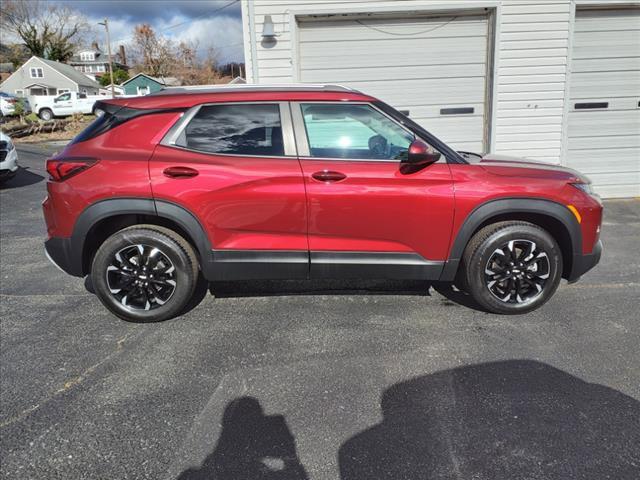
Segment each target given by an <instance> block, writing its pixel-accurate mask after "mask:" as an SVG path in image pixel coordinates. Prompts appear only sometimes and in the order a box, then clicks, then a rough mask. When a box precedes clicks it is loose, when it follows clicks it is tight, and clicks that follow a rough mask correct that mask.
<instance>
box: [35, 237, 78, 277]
mask: <svg viewBox="0 0 640 480" xmlns="http://www.w3.org/2000/svg"><path fill="white" fill-rule="evenodd" d="M44 250H45V255H46V256H47V258H48V259H49V261H50V262H51V263H53V264H54V265H55V266H56V267H57V268H59V269H60V270H62V271H63V272H65V273H68V274H69V275H73V276H74V277H82V276H83V275H82V259H81V258H78V255H72V253H71V252H72V248H71V239H70V238H60V237H51V238H50V239H49V240H47V241H46V242H44Z"/></svg>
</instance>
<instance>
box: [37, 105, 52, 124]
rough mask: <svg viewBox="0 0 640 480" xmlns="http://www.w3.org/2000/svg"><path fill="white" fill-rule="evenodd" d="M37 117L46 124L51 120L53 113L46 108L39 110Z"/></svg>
mask: <svg viewBox="0 0 640 480" xmlns="http://www.w3.org/2000/svg"><path fill="white" fill-rule="evenodd" d="M38 116H39V117H40V119H41V120H44V121H45V122H48V121H49V120H51V119H52V118H53V112H52V111H51V110H49V109H48V108H43V109H42V110H40V113H39V114H38Z"/></svg>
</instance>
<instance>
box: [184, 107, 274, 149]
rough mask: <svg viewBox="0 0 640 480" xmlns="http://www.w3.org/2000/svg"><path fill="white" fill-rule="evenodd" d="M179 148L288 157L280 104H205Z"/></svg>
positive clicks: (188, 128)
mask: <svg viewBox="0 0 640 480" xmlns="http://www.w3.org/2000/svg"><path fill="white" fill-rule="evenodd" d="M177 145H179V146H181V147H184V148H188V149H191V150H198V151H202V152H207V153H217V154H221V155H224V154H230V155H252V156H284V143H283V139H282V125H281V121H280V107H279V105H278V104H237V105H204V106H202V107H200V109H199V110H198V113H196V115H195V116H194V117H193V118H192V119H191V121H190V122H189V124H188V125H187V127H186V128H185V130H184V132H183V135H181V136H180V139H179V140H178V142H177Z"/></svg>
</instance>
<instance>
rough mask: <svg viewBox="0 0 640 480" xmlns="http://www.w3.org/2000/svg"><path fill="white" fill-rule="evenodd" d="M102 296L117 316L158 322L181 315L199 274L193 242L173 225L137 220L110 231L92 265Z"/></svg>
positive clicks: (105, 303) (99, 293)
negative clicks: (110, 234)
mask: <svg viewBox="0 0 640 480" xmlns="http://www.w3.org/2000/svg"><path fill="white" fill-rule="evenodd" d="M91 279H92V283H93V287H94V289H95V293H96V295H97V296H98V298H99V299H100V301H101V302H102V303H103V304H104V306H105V307H107V308H108V309H109V310H110V311H111V312H112V313H114V314H115V315H117V316H118V317H120V318H122V319H124V320H128V321H133V322H157V321H161V320H166V319H168V318H172V317H174V316H176V315H179V314H180V313H181V312H182V311H183V310H184V308H185V307H186V306H187V304H188V303H189V300H190V299H191V297H192V295H193V292H194V289H195V287H196V283H197V280H198V262H197V259H196V256H195V253H194V251H193V248H192V247H191V245H190V244H189V243H188V242H187V241H186V240H185V239H184V238H182V237H181V236H180V235H178V234H176V233H175V232H173V231H172V230H169V229H167V228H164V227H158V226H155V225H138V226H135V227H129V228H125V229H123V230H120V231H119V232H117V233H115V234H113V235H112V236H111V237H109V238H108V239H107V240H105V242H104V243H103V244H102V245H101V246H100V248H99V249H98V251H97V252H96V255H95V257H94V259H93V263H92V266H91Z"/></svg>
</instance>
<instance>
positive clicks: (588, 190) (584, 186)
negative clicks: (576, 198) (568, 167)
mask: <svg viewBox="0 0 640 480" xmlns="http://www.w3.org/2000/svg"><path fill="white" fill-rule="evenodd" d="M571 185H572V186H574V187H576V188H577V189H578V190H582V191H583V192H584V193H586V194H587V195H595V193H596V192H594V191H593V187H592V186H591V184H590V183H572V184H571Z"/></svg>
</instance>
